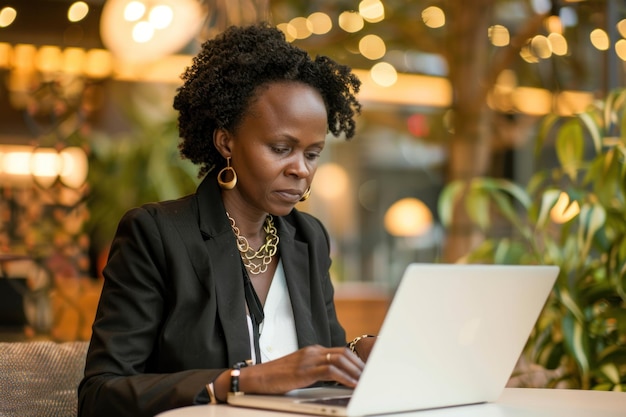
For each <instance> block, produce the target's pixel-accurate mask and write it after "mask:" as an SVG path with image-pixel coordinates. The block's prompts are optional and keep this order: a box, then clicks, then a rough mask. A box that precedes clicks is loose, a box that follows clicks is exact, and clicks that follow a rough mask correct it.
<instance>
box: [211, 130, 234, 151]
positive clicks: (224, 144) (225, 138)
mask: <svg viewBox="0 0 626 417" xmlns="http://www.w3.org/2000/svg"><path fill="white" fill-rule="evenodd" d="M230 141H231V137H230V134H229V133H228V131H226V130H225V129H221V128H218V129H215V130H214V131H213V145H215V149H217V151H218V152H219V153H220V154H221V155H222V156H223V157H224V158H228V157H230V156H231V149H230Z"/></svg>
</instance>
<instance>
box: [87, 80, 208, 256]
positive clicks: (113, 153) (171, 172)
mask: <svg viewBox="0 0 626 417" xmlns="http://www.w3.org/2000/svg"><path fill="white" fill-rule="evenodd" d="M121 90H122V91H117V95H118V96H117V97H116V100H115V101H116V104H117V105H118V107H119V109H120V110H121V112H122V114H123V115H124V118H125V121H126V123H127V126H126V128H125V129H123V130H121V131H120V132H119V133H116V134H110V133H104V132H95V133H93V134H92V135H91V137H90V148H91V152H90V161H89V176H88V179H87V181H88V183H89V193H88V196H87V204H88V206H89V212H90V218H89V221H88V222H87V225H86V229H87V232H88V233H89V235H90V237H91V244H92V246H93V248H94V250H95V251H97V252H99V251H106V250H107V249H108V245H109V243H110V242H111V240H112V238H113V235H114V232H115V230H116V228H117V224H118V222H119V220H120V218H121V217H122V215H123V214H124V213H125V212H126V211H127V210H129V209H130V208H133V207H137V206H139V205H141V204H143V203H147V202H151V201H161V200H168V199H175V198H179V197H182V196H183V195H186V194H189V193H192V192H194V191H195V189H196V187H197V185H198V182H199V179H198V177H197V175H198V169H197V167H196V166H194V165H193V164H192V163H191V162H190V161H187V160H183V159H181V157H180V155H179V153H178V143H179V136H178V128H177V120H176V117H177V116H176V113H175V112H174V110H173V109H172V108H171V104H170V103H171V97H169V96H170V95H171V94H172V92H171V91H170V89H166V88H165V89H164V88H161V89H159V88H157V87H156V86H154V85H145V86H144V85H135V86H132V87H130V88H128V87H127V88H123V89H121ZM161 90H163V91H161Z"/></svg>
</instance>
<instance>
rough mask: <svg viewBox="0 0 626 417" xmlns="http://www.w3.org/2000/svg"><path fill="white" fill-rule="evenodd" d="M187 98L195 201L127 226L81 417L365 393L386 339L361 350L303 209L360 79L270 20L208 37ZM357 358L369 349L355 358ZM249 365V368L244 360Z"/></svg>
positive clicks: (139, 212) (107, 289)
mask: <svg viewBox="0 0 626 417" xmlns="http://www.w3.org/2000/svg"><path fill="white" fill-rule="evenodd" d="M182 78H183V80H184V84H183V85H182V87H180V88H179V90H178V92H177V95H176V97H175V100H174V108H175V109H176V110H178V111H179V129H180V136H181V138H182V142H181V144H180V145H179V147H180V151H181V155H182V156H183V157H184V158H188V159H189V160H191V161H192V162H193V163H195V164H197V165H199V175H200V176H205V178H204V179H203V181H202V183H201V184H200V186H199V187H198V190H197V192H196V193H195V194H193V195H190V196H187V197H184V198H182V199H180V200H176V201H168V202H161V203H152V204H147V205H145V206H143V207H140V208H135V209H132V210H130V211H129V212H128V213H127V214H126V215H125V216H124V217H123V218H122V220H121V221H120V224H119V227H118V230H117V234H116V237H115V239H114V242H113V244H112V247H111V252H110V255H109V259H108V263H107V266H106V268H105V269H104V276H105V283H104V288H103V290H102V295H101V298H100V303H99V306H98V312H97V314H96V319H95V321H94V325H93V335H92V339H91V343H90V348H89V353H88V355H87V362H86V367H85V377H84V379H83V381H82V382H81V384H80V386H79V414H80V415H82V416H97V415H106V416H112V415H115V416H122V415H129V416H144V415H145V416H152V415H154V414H156V413H159V412H162V411H164V410H167V409H171V408H175V407H181V406H186V405H191V404H198V403H207V402H220V401H224V400H225V399H226V396H227V393H228V391H229V390H231V389H232V388H231V383H232V382H237V381H233V378H232V377H231V371H230V368H231V367H233V366H234V365H235V364H241V363H250V364H254V365H253V366H247V367H243V368H242V369H241V372H240V376H239V379H238V384H239V389H240V390H241V391H244V392H250V393H283V392H286V391H288V390H291V389H295V388H301V387H306V386H310V385H312V384H316V383H319V382H323V381H331V382H336V383H340V384H343V385H346V386H350V387H354V386H355V385H356V383H357V381H358V379H359V376H360V374H361V370H362V369H363V360H362V359H361V358H360V357H359V356H358V355H359V354H360V355H361V356H362V358H363V359H365V358H366V356H367V352H368V351H369V349H370V347H371V344H372V341H371V340H367V339H366V338H357V339H355V340H354V341H353V343H351V348H352V351H351V350H350V349H347V348H346V339H345V333H344V330H343V329H342V327H341V325H340V324H339V322H338V321H337V317H336V314H335V307H334V304H333V287H332V284H331V281H330V277H329V272H328V271H329V267H330V262H331V261H330V258H329V238H328V235H327V233H326V230H325V229H324V227H323V226H322V224H321V223H320V222H319V221H318V220H317V219H315V218H314V217H312V216H310V215H307V214H305V213H301V212H299V211H298V210H296V209H295V208H294V206H295V205H296V204H297V203H298V201H301V200H304V199H305V198H307V196H308V194H309V192H310V191H311V182H312V180H313V175H314V174H315V170H316V168H317V164H318V160H319V156H320V153H321V152H322V149H323V148H324V144H325V137H326V135H327V132H328V131H330V132H331V133H332V134H334V135H335V136H339V135H341V134H344V135H345V136H346V138H350V137H352V136H353V135H354V131H355V122H354V116H355V115H356V114H357V113H358V112H359V111H360V104H359V103H358V101H357V100H356V98H355V94H356V93H357V92H358V89H359V85H360V82H359V80H358V79H357V78H356V77H355V76H354V75H353V74H352V73H351V72H350V70H349V68H347V67H345V66H341V65H338V64H337V63H335V62H333V61H332V60H330V59H329V58H326V57H318V58H316V59H315V60H312V59H311V58H310V57H309V56H308V55H307V53H306V52H304V51H302V50H300V49H298V48H296V47H294V46H293V45H291V44H289V43H288V42H286V41H285V38H284V36H283V34H282V33H281V32H280V31H279V30H277V29H275V28H273V27H271V26H269V25H266V24H259V25H254V26H249V27H244V28H235V27H232V28H230V29H228V30H227V31H226V32H225V33H223V34H222V35H220V36H218V37H217V38H216V39H214V40H210V41H208V42H206V43H205V44H204V45H203V46H202V50H201V51H200V53H199V55H198V56H197V57H195V58H194V61H193V63H192V65H191V67H189V68H188V69H187V70H186V72H185V73H184V74H183V77H182ZM355 353H356V354H355ZM236 366H237V367H239V366H240V365H236Z"/></svg>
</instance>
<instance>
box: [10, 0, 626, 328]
mask: <svg viewBox="0 0 626 417" xmlns="http://www.w3.org/2000/svg"><path fill="white" fill-rule="evenodd" d="M260 20H267V21H270V22H272V23H274V24H277V25H279V27H280V28H281V30H283V31H284V32H285V34H286V36H287V38H288V39H289V40H290V41H291V42H293V43H294V44H296V45H298V46H300V47H302V48H304V49H305V50H307V51H308V52H310V54H312V55H328V56H330V57H332V58H333V59H335V60H337V61H339V62H341V63H344V64H347V65H349V66H351V67H352V68H353V69H354V70H355V72H356V73H357V74H358V76H359V77H360V78H361V80H362V82H363V86H362V91H361V93H360V98H361V101H362V103H363V112H362V114H361V115H360V116H359V119H358V131H357V135H356V137H355V138H354V139H353V140H351V141H349V142H347V141H345V140H344V139H342V138H332V137H329V138H328V146H327V147H326V148H325V151H324V153H323V157H322V160H321V163H320V166H319V170H318V173H317V175H316V178H315V180H314V182H313V187H312V197H311V198H310V199H309V200H308V201H307V202H306V203H302V205H301V206H300V207H299V208H300V209H302V210H305V211H309V212H311V213H312V214H314V215H316V216H318V217H319V218H320V219H321V220H322V221H323V222H324V223H325V225H326V226H327V228H328V230H329V232H330V235H331V237H332V240H333V266H332V271H331V272H332V278H333V280H334V281H335V282H336V283H337V293H338V299H339V300H340V303H341V302H345V303H346V304H345V305H346V306H347V307H346V308H345V309H344V310H342V313H341V314H343V315H344V317H345V320H346V321H349V320H352V319H353V317H357V318H360V319H354V320H355V322H354V324H352V322H350V324H349V326H352V327H350V330H353V331H354V332H360V333H363V332H371V331H369V330H371V329H372V327H373V328H374V331H375V330H376V328H377V326H379V325H380V322H381V320H382V315H384V311H385V309H386V306H387V302H388V299H389V296H390V295H391V294H392V293H393V290H394V289H395V287H396V285H397V284H398V281H399V279H400V277H401V274H402V272H403V270H404V269H405V267H406V265H407V264H408V263H409V262H455V261H456V260H458V259H459V258H461V257H463V256H464V255H466V254H467V253H468V251H470V250H472V248H474V247H475V245H476V242H477V239H480V236H478V237H477V235H476V231H475V229H474V228H473V226H472V221H471V219H470V218H468V217H467V216H463V214H462V213H460V214H458V215H456V216H455V217H454V218H453V221H452V225H451V226H450V227H444V226H443V225H442V222H441V219H440V215H439V211H438V201H439V199H440V197H441V193H442V190H443V189H444V187H445V186H446V185H447V184H450V183H451V182H453V181H455V180H461V179H469V178H474V177H482V176H489V177H493V178H497V179H507V180H511V181H513V182H515V183H519V184H524V183H526V182H527V181H528V179H529V178H530V177H531V176H532V174H533V173H534V172H535V167H536V164H537V158H536V157H535V156H534V155H533V149H534V146H535V140H534V139H535V137H536V136H537V134H538V132H539V130H540V123H541V121H543V120H545V118H546V117H548V116H553V117H570V116H572V115H576V114H579V113H580V112H582V111H583V110H584V109H586V108H587V107H588V106H590V105H591V104H593V103H594V102H596V101H597V100H600V99H602V98H604V97H605V96H606V95H607V94H608V93H609V92H610V91H612V90H614V89H616V88H620V87H623V86H624V76H625V75H624V73H625V71H624V69H625V66H624V61H625V60H626V39H624V38H625V37H626V5H625V4H624V2H623V1H621V0H586V1H585V0H578V1H577V0H466V1H456V0H362V1H358V0H350V1H349V0H316V1H303V0H204V1H201V0H133V1H131V0H107V1H105V0H87V1H78V2H74V1H69V0H14V1H4V0H2V1H0V267H1V269H0V271H1V273H2V278H1V279H0V298H1V302H0V317H2V321H3V323H2V325H3V326H4V327H3V328H4V329H9V330H10V329H13V328H16V329H18V330H17V331H16V332H15V334H18V336H11V334H12V333H11V332H10V331H9V330H7V331H6V332H4V333H2V334H4V336H2V337H4V338H10V337H23V336H24V335H26V337H36V336H37V335H45V336H46V337H52V338H54V339H57V340H72V339H87V338H88V337H89V334H90V327H89V326H90V324H91V320H92V318H93V317H92V316H93V311H94V309H95V304H96V302H97V298H98V291H99V285H100V284H101V268H102V265H103V263H104V261H105V259H106V255H107V251H108V245H109V244H110V241H111V239H112V237H113V234H114V231H115V228H116V225H117V222H118V220H119V218H120V217H121V215H122V214H123V213H124V212H125V211H126V210H128V209H129V208H131V207H134V206H137V205H139V204H142V203H144V202H148V201H155V200H164V199H171V198H177V197H180V196H182V195H185V194H188V193H191V192H193V191H194V189H195V186H196V185H197V184H198V179H197V176H196V173H197V170H196V168H195V167H194V166H193V165H192V164H191V163H190V162H188V161H182V160H180V158H179V157H178V153H177V144H178V135H177V129H176V114H175V112H174V111H173V109H172V99H173V96H174V94H175V91H176V88H177V86H178V85H179V82H180V79H179V75H180V74H181V73H182V72H183V70H184V69H185V67H186V66H187V65H189V64H190V62H191V57H192V56H193V55H194V54H195V52H196V51H197V50H198V48H199V46H200V44H201V43H202V42H203V41H204V40H206V39H209V38H211V37H212V36H214V35H215V34H216V33H217V32H220V31H221V30H223V29H224V28H226V27H227V26H229V25H232V24H246V23H252V22H256V21H260ZM539 155H540V157H539V160H541V161H543V162H544V163H547V164H550V163H552V162H554V161H556V154H555V151H554V148H553V147H552V148H551V147H549V146H546V147H545V149H540V152H539ZM510 232H511V228H510V226H507V225H505V224H502V225H501V226H498V225H497V224H496V225H495V229H493V230H492V232H491V233H494V234H496V235H502V236H505V235H507V234H508V233H510ZM358 299H366V300H368V301H369V302H368V303H366V304H359V303H357V302H355V300H358ZM342 300H343V301H342ZM350 303H352V304H350ZM340 307H341V306H340ZM368 314H369V316H367V315H368ZM363 318H365V320H363ZM362 322H369V323H370V327H369V328H365V327H363V326H364V325H363V324H362ZM372 323H373V324H372ZM24 326H25V327H24ZM24 328H25V329H26V330H25V332H24V331H23V329H24ZM366 330H367V331H366Z"/></svg>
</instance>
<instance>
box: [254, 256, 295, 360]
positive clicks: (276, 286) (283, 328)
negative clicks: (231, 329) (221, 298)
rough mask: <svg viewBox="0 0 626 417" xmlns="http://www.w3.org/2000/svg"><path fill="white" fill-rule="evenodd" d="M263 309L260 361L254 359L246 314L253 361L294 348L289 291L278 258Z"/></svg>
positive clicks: (260, 331)
mask: <svg viewBox="0 0 626 417" xmlns="http://www.w3.org/2000/svg"><path fill="white" fill-rule="evenodd" d="M263 313H264V315H265V318H264V319H263V322H262V323H261V325H260V326H259V333H260V337H259V349H260V351H261V360H260V361H258V360H257V358H256V355H255V353H254V333H253V330H252V320H251V319H250V316H249V315H248V316H247V319H248V334H249V336H250V347H251V349H250V351H251V353H252V361H253V362H254V363H259V362H269V361H271V360H274V359H278V358H280V357H282V356H285V355H288V354H290V353H292V352H295V351H296V350H298V337H297V334H296V322H295V320H294V318H293V309H292V308H291V298H289V291H288V290H287V281H286V280H285V271H284V269H283V262H282V260H279V261H278V266H277V267H276V272H275V273H274V277H273V278H272V283H271V284H270V288H269V291H268V293H267V299H266V300H265V305H264V306H263Z"/></svg>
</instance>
